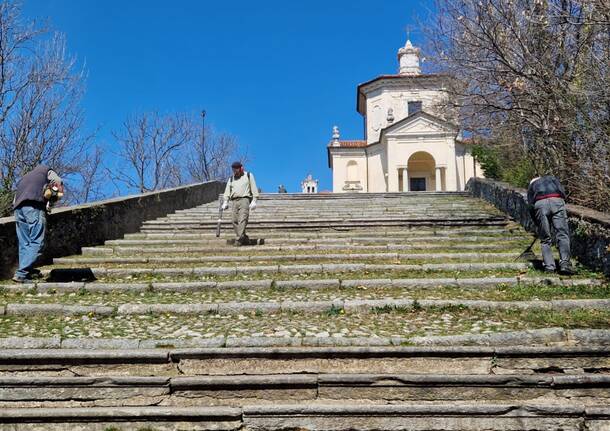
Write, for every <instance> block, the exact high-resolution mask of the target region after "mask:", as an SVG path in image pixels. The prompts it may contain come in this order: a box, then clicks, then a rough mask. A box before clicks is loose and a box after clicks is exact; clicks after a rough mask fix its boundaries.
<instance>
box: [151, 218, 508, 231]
mask: <svg viewBox="0 0 610 431" xmlns="http://www.w3.org/2000/svg"><path fill="white" fill-rule="evenodd" d="M506 223H507V219H506V218H505V217H503V216H486V215H472V216H469V215H465V216H464V217H442V216H439V217H377V218H362V219H356V218H354V219H350V218H335V219H326V218H321V219H311V218H302V219H299V218H294V217H289V218H286V219H285V220H281V219H277V218H275V217H273V218H268V219H262V218H255V217H252V218H251V219H250V221H249V222H248V225H249V226H259V227H265V228H279V227H285V228H290V227H300V228H309V229H311V228H314V227H315V228H320V227H333V226H347V227H350V228H354V227H361V226H410V225H412V226H417V225H424V226H430V225H434V226H454V225H455V226H478V225H505V224H506ZM216 224H217V218H212V219H208V220H192V221H186V220H185V221H179V222H178V221H176V222H173V221H148V222H144V224H143V227H145V228H147V229H152V228H154V227H158V228H164V227H166V226H171V227H174V228H179V227H193V226H210V225H214V226H215V225H216ZM222 224H231V220H230V219H229V218H225V217H223V219H222Z"/></svg>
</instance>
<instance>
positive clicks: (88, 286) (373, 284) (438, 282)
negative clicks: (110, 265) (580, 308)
mask: <svg viewBox="0 0 610 431" xmlns="http://www.w3.org/2000/svg"><path fill="white" fill-rule="evenodd" d="M606 285H607V282H606V281H605V280H603V279H591V278H574V277H571V278H560V277H557V276H555V277H548V276H545V277H526V276H516V277H495V276H494V277H478V278H466V277H458V278H456V277H452V278H432V277H429V278H368V279H350V278H344V279H331V278H323V279H317V280H316V279H305V280H300V279H293V280H282V279H278V280H275V279H272V278H267V279H261V280H237V281H183V282H157V281H152V282H148V283H134V282H129V281H123V282H120V283H118V282H117V283H104V282H99V281H91V282H86V281H81V282H74V281H72V282H63V283H53V282H44V281H36V282H34V284H31V285H23V284H5V285H3V286H2V287H3V289H4V291H5V292H7V293H11V292H28V291H30V290H32V289H35V290H36V292H37V293H39V294H52V293H56V292H83V291H86V292H115V293H120V292H147V293H153V292H158V293H163V292H165V293H167V292H202V291H203V292H204V291H208V290H211V291H221V292H223V291H227V290H232V289H247V290H264V289H278V290H283V291H290V290H292V289H307V290H308V291H315V290H328V289H337V291H339V292H341V291H342V292H343V295H345V294H346V289H362V288H367V289H368V288H382V287H391V288H396V289H417V290H423V291H425V290H431V291H434V289H439V288H441V287H455V288H461V289H467V288H476V289H481V290H482V291H484V290H486V289H494V288H498V287H501V288H508V287H520V286H521V287H523V286H555V287H566V288H576V287H583V286H584V287H599V286H606Z"/></svg>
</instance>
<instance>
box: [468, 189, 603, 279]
mask: <svg viewBox="0 0 610 431" xmlns="http://www.w3.org/2000/svg"><path fill="white" fill-rule="evenodd" d="M466 190H467V191H468V192H470V194H472V195H473V196H475V197H478V198H481V199H485V200H486V201H489V202H491V203H492V204H493V205H494V206H496V207H497V208H498V209H500V210H501V211H504V212H505V213H507V214H508V215H509V216H511V217H512V218H513V219H515V220H516V221H517V222H519V223H520V224H521V225H522V226H523V227H525V229H527V230H528V231H530V232H535V225H534V222H533V221H532V219H531V217H530V215H529V212H528V209H527V198H526V196H527V191H526V190H525V189H520V188H516V187H513V186H511V185H509V184H507V183H502V182H499V181H493V180H488V179H483V178H471V179H470V181H468V184H467V185H466ZM567 211H568V219H569V224H570V231H571V239H572V240H571V246H572V256H573V257H575V258H576V259H577V260H578V261H579V262H580V263H582V264H583V265H585V266H587V267H589V268H591V269H594V270H597V271H603V272H604V273H605V274H606V275H609V276H610V216H608V215H607V214H604V213H601V212H598V211H594V210H591V209H589V208H585V207H581V206H578V205H567Z"/></svg>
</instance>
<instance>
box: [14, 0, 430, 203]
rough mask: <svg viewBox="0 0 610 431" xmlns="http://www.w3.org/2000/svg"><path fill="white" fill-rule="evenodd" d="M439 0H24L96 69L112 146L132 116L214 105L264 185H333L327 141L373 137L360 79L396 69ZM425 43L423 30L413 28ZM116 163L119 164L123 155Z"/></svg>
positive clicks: (97, 96)
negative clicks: (360, 109)
mask: <svg viewBox="0 0 610 431" xmlns="http://www.w3.org/2000/svg"><path fill="white" fill-rule="evenodd" d="M431 7H432V0H412V1H409V0H402V1H399V0H376V1H375V0H368V1H365V0H325V1H323V0H307V1H303V2H289V1H285V0H283V1H280V0H261V1H258V2H254V1H245V0H233V1H224V2H221V1H208V0H199V1H197V0H174V1H172V2H170V1H161V0H100V1H97V0H23V12H24V14H25V16H26V17H27V18H36V19H42V20H48V21H49V23H50V24H51V25H52V26H53V27H54V28H55V29H57V30H59V31H61V32H63V33H64V34H65V35H66V37H67V40H68V47H69V50H70V53H71V54H74V55H76V56H77V57H78V59H79V60H80V61H81V62H84V63H85V64H86V69H87V71H88V79H87V94H86V96H85V99H84V101H83V104H84V105H83V106H84V108H85V114H86V119H87V126H88V128H89V129H91V130H93V129H97V128H99V133H98V135H97V139H98V140H99V141H100V142H101V143H103V144H104V145H106V146H107V147H112V145H113V142H112V137H111V131H112V130H113V129H117V128H118V127H119V126H120V124H121V123H122V121H123V120H124V119H125V118H126V117H127V116H128V115H130V114H133V113H136V112H143V111H152V110H158V111H160V112H163V113H169V112H175V111H180V112H199V111H200V110H201V109H205V110H206V111H207V116H206V124H211V125H213V126H214V128H215V129H217V130H220V131H224V132H228V133H231V134H233V135H235V136H236V137H237V138H238V140H239V142H240V144H241V145H242V146H244V147H247V149H248V153H249V156H250V159H251V162H250V163H249V165H248V166H247V169H248V168H249V169H250V170H251V171H252V172H253V173H255V175H256V177H257V182H258V183H259V185H260V187H262V189H263V190H264V191H267V192H275V191H276V190H277V186H278V184H280V183H282V184H285V185H286V187H287V189H288V191H291V192H294V191H300V190H299V183H300V181H301V180H302V179H303V178H304V177H305V176H306V174H307V173H309V172H311V173H312V174H313V175H314V177H315V178H318V179H320V187H321V189H331V171H330V169H329V168H328V163H327V155H326V144H327V143H328V141H329V140H330V136H331V128H332V126H333V125H334V124H337V125H338V126H339V128H340V130H341V137H342V139H360V138H362V136H363V123H362V118H361V117H360V115H359V114H358V113H357V112H356V110H355V106H356V100H355V97H356V86H357V85H358V84H359V83H362V82H365V81H368V80H369V79H372V78H374V77H376V76H378V75H381V74H389V73H396V71H397V60H396V51H397V50H398V48H399V47H400V46H402V45H403V44H404V43H405V39H406V33H405V27H406V26H407V25H417V22H418V18H419V19H424V18H425V17H426V16H427V15H428V13H429V9H430V8H431ZM411 39H412V40H413V42H414V43H415V44H418V42H421V39H422V35H421V32H417V31H415V32H413V33H412V36H411ZM106 163H107V164H108V165H110V166H112V160H107V161H106Z"/></svg>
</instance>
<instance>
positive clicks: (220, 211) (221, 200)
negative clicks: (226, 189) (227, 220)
mask: <svg viewBox="0 0 610 431" xmlns="http://www.w3.org/2000/svg"><path fill="white" fill-rule="evenodd" d="M222 206H223V199H222V198H220V206H219V207H218V223H216V238H218V237H219V236H220V225H221V224H222V212H223V209H222Z"/></svg>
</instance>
